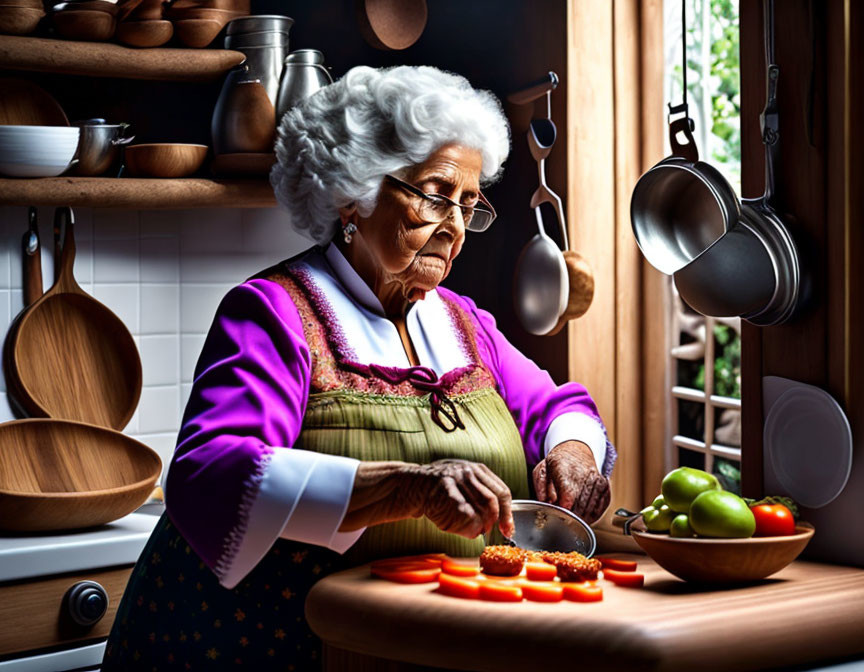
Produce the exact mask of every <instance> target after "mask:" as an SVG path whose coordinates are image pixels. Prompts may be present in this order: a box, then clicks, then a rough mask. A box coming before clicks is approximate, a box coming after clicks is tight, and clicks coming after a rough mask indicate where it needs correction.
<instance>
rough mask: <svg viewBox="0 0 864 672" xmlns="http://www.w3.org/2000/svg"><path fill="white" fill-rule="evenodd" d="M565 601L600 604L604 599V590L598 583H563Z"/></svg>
mask: <svg viewBox="0 0 864 672" xmlns="http://www.w3.org/2000/svg"><path fill="white" fill-rule="evenodd" d="M561 586H562V589H563V593H564V599H565V600H570V601H571V602H600V601H601V600H602V599H603V589H602V588H601V587H600V586H598V585H597V584H596V583H593V582H590V581H585V582H583V583H562V584H561Z"/></svg>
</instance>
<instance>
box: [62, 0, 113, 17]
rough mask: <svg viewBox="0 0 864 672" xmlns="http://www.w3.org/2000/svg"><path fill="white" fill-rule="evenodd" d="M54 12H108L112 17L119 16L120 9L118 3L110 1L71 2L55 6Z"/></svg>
mask: <svg viewBox="0 0 864 672" xmlns="http://www.w3.org/2000/svg"><path fill="white" fill-rule="evenodd" d="M53 11H54V12H66V11H74V12H78V11H82V12H107V13H108V14H110V15H111V16H117V13H118V12H119V11H120V8H119V7H118V6H117V5H116V3H113V2H108V0H69V1H68V2H61V3H59V4H57V5H54V8H53Z"/></svg>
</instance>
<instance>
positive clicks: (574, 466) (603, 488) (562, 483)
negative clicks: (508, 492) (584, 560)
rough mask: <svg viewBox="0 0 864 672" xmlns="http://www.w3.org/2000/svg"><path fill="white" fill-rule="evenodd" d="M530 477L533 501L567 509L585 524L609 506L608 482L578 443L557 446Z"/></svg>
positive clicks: (586, 450)
mask: <svg viewBox="0 0 864 672" xmlns="http://www.w3.org/2000/svg"><path fill="white" fill-rule="evenodd" d="M533 476H534V489H535V491H536V493H537V499H539V500H540V501H541V502H548V503H550V504H557V505H558V506H560V507H562V508H565V509H569V510H570V511H572V512H573V513H575V514H576V515H577V516H579V517H581V518H583V519H584V520H585V521H586V522H587V523H593V522H594V521H595V520H597V519H598V518H599V517H600V516H601V515H603V512H604V511H605V510H606V508H607V507H608V506H609V500H610V496H611V494H610V491H609V481H608V480H607V479H606V478H604V477H603V475H602V474H601V473H600V472H599V471H598V470H597V464H596V462H595V461H594V454H593V453H592V452H591V449H590V448H589V447H588V446H587V445H585V444H584V443H582V442H580V441H565V442H563V443H559V444H558V445H557V446H555V447H554V448H553V449H552V450H550V451H549V454H548V455H547V456H546V459H544V460H542V461H541V462H540V463H539V464H538V465H537V466H536V467H534V473H533Z"/></svg>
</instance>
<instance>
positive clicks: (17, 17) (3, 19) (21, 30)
mask: <svg viewBox="0 0 864 672" xmlns="http://www.w3.org/2000/svg"><path fill="white" fill-rule="evenodd" d="M43 16H45V12H44V11H43V10H41V9H35V8H32V7H0V33H4V34H6V35H29V34H30V33H32V32H33V31H34V30H36V26H38V25H39V21H40V20H41V19H42V17H43Z"/></svg>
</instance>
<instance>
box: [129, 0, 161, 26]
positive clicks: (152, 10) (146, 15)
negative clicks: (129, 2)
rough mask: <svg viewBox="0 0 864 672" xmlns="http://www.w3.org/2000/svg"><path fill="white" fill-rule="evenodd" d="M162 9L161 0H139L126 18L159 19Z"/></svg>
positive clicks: (138, 19) (132, 19) (131, 19)
mask: <svg viewBox="0 0 864 672" xmlns="http://www.w3.org/2000/svg"><path fill="white" fill-rule="evenodd" d="M164 11H165V8H164V6H163V0H141V2H139V3H137V4H136V6H135V8H134V9H133V10H132V11H131V12H130V13H129V15H128V17H127V18H128V19H129V20H130V21H161V20H162V18H163V14H164Z"/></svg>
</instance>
